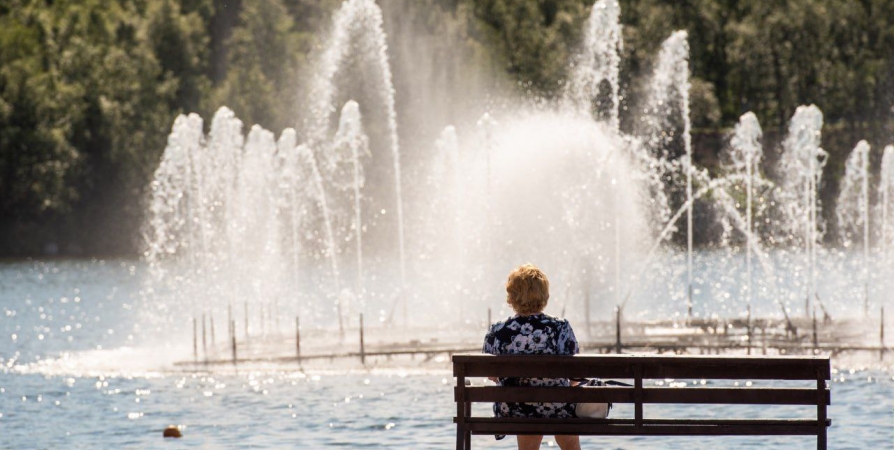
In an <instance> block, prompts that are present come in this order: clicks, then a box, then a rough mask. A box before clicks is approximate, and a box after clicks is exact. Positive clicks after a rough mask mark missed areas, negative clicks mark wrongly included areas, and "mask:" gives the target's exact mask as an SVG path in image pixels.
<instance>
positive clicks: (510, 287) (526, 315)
mask: <svg viewBox="0 0 894 450" xmlns="http://www.w3.org/2000/svg"><path fill="white" fill-rule="evenodd" d="M506 293H507V297H506V303H509V306H511V307H512V309H513V310H515V315H514V316H512V317H509V318H508V319H506V320H505V321H503V322H497V323H495V324H493V325H491V327H490V331H489V332H488V333H487V336H485V338H484V349H483V352H484V353H489V354H492V355H530V354H537V355H574V354H577V353H578V351H579V349H578V345H577V339H576V338H575V337H574V331H572V329H571V325H570V324H569V323H568V321H567V320H565V319H559V318H556V317H552V316H550V315H547V314H544V313H543V309H544V308H546V303H547V301H548V300H549V280H548V279H547V278H546V275H545V274H544V273H543V272H542V271H541V270H540V269H538V268H537V266H534V265H533V264H525V265H522V266H519V267H517V268H515V270H513V271H512V272H510V273H509V280H508V281H506ZM492 380H493V381H495V382H496V383H497V384H499V385H501V386H570V385H571V382H570V381H569V380H568V379H567V378H499V379H493V378H492ZM494 416H496V417H536V418H570V417H576V416H575V413H574V404H573V403H494ZM504 437H505V436H497V439H502V438H504ZM517 437H518V448H519V450H528V449H539V448H540V442H541V441H542V440H543V436H531V435H527V436H525V435H519V436H517ZM556 443H558V444H559V447H561V448H562V450H580V437H579V436H556Z"/></svg>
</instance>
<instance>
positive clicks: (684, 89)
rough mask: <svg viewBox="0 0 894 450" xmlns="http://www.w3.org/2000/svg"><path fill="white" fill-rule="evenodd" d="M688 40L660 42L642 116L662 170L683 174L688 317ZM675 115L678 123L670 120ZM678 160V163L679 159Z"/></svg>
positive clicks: (680, 36)
mask: <svg viewBox="0 0 894 450" xmlns="http://www.w3.org/2000/svg"><path fill="white" fill-rule="evenodd" d="M689 88H690V83H689V42H688V34H687V33H686V31H682V30H681V31H675V32H674V33H673V34H671V36H670V37H669V38H667V39H666V40H665V41H664V42H663V43H662V44H661V51H660V52H659V53H658V61H657V64H656V68H655V73H654V74H653V76H652V82H651V84H650V86H649V102H648V106H647V108H646V112H647V113H648V114H646V116H645V120H647V122H646V127H647V129H648V130H647V139H648V142H647V144H648V145H650V146H652V147H653V149H654V150H653V154H655V157H656V158H657V159H659V160H661V161H660V162H658V163H657V165H658V166H659V167H663V169H662V170H664V171H676V170H682V172H683V173H684V174H685V175H686V202H685V205H686V208H687V209H686V310H687V317H692V204H693V201H692V172H693V170H692V135H691V128H692V123H691V121H690V119H689ZM675 119H678V120H679V121H680V123H674V120H675ZM675 126H679V127H680V128H681V131H680V138H681V139H682V146H683V155H680V156H679V157H678V158H676V159H674V160H670V157H671V155H670V151H669V147H670V146H671V144H672V142H673V139H674V136H675V134H676V133H675V132H674V131H673V130H672V129H670V128H674V127H675ZM680 160H682V163H680Z"/></svg>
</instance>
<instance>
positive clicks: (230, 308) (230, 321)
mask: <svg viewBox="0 0 894 450" xmlns="http://www.w3.org/2000/svg"><path fill="white" fill-rule="evenodd" d="M227 332H228V333H229V336H227V338H232V337H233V336H234V335H235V334H236V327H234V326H233V304H232V303H227ZM228 340H229V339H228Z"/></svg>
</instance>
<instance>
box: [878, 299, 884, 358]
mask: <svg viewBox="0 0 894 450" xmlns="http://www.w3.org/2000/svg"><path fill="white" fill-rule="evenodd" d="M879 322H880V323H879V327H878V340H879V351H878V359H879V361H881V360H882V359H884V358H885V307H884V306H882V311H881V319H879Z"/></svg>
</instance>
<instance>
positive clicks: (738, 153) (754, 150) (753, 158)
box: [730, 112, 763, 327]
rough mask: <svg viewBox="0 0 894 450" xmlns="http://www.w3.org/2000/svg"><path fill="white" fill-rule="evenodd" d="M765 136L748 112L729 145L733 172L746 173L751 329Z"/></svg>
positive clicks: (746, 254)
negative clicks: (757, 184) (757, 188)
mask: <svg viewBox="0 0 894 450" xmlns="http://www.w3.org/2000/svg"><path fill="white" fill-rule="evenodd" d="M762 134H763V131H762V130H761V126H760V123H759V122H758V120H757V116H755V115H754V113H752V112H748V113H745V114H743V115H742V117H740V118H739V123H738V124H736V129H735V134H734V135H733V138H732V140H731V142H730V159H731V163H732V167H731V168H732V169H733V170H734V171H735V172H737V173H740V174H741V173H742V172H744V173H745V239H746V245H745V247H746V253H745V265H746V273H747V281H746V283H747V284H746V294H747V297H746V304H747V305H748V326H749V327H750V326H751V314H752V303H753V297H754V293H753V291H754V274H753V268H752V255H753V253H754V248H755V244H756V242H755V239H754V214H753V211H752V208H753V203H754V180H755V177H756V176H757V174H758V173H759V172H758V165H759V164H760V160H761V156H762V151H761V144H760V139H761V136H762Z"/></svg>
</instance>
